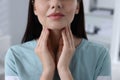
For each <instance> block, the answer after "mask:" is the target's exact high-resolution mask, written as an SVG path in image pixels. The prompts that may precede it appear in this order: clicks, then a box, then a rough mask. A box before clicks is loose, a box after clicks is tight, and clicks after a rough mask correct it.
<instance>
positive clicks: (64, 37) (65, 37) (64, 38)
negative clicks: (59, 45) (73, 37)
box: [62, 29, 68, 45]
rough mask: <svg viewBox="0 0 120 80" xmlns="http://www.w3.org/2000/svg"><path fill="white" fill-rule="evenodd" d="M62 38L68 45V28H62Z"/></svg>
mask: <svg viewBox="0 0 120 80" xmlns="http://www.w3.org/2000/svg"><path fill="white" fill-rule="evenodd" d="M62 39H63V44H64V45H68V40H67V35H66V29H64V30H62Z"/></svg>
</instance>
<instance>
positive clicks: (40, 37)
mask: <svg viewBox="0 0 120 80" xmlns="http://www.w3.org/2000/svg"><path fill="white" fill-rule="evenodd" d="M44 32H45V29H44V28H43V29H42V32H41V34H40V36H39V38H38V42H37V46H39V45H40V43H41V39H43V36H44Z"/></svg>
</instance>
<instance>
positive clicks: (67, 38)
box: [57, 27, 75, 80]
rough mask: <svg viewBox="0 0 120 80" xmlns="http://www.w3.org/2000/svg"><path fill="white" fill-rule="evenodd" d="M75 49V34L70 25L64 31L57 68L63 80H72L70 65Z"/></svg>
mask: <svg viewBox="0 0 120 80" xmlns="http://www.w3.org/2000/svg"><path fill="white" fill-rule="evenodd" d="M74 51H75V45H74V40H73V35H72V32H71V30H70V27H66V28H65V29H64V30H63V31H62V38H61V39H60V41H59V49H58V54H57V69H58V73H59V76H60V78H61V80H62V79H64V80H72V75H71V72H70V70H69V65H70V62H71V59H72V56H73V54H74Z"/></svg>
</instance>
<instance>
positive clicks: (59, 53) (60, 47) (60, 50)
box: [57, 38, 63, 60]
mask: <svg viewBox="0 0 120 80" xmlns="http://www.w3.org/2000/svg"><path fill="white" fill-rule="evenodd" d="M62 47H63V40H62V38H60V40H59V47H58V53H57V60H59V57H60V55H61V52H62Z"/></svg>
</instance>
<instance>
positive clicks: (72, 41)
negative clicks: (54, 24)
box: [68, 27, 74, 46]
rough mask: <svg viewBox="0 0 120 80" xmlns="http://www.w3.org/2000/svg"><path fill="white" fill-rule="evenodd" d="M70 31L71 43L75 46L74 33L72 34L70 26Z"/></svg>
mask: <svg viewBox="0 0 120 80" xmlns="http://www.w3.org/2000/svg"><path fill="white" fill-rule="evenodd" d="M68 32H69V34H70V40H71V45H72V46H74V39H73V34H72V31H71V29H70V27H68Z"/></svg>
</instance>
